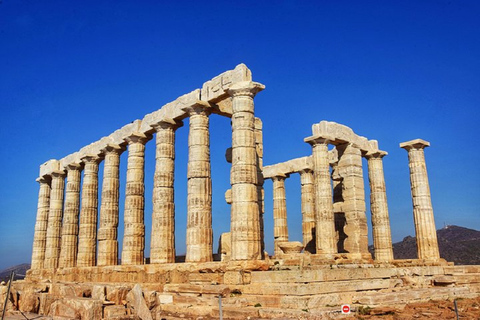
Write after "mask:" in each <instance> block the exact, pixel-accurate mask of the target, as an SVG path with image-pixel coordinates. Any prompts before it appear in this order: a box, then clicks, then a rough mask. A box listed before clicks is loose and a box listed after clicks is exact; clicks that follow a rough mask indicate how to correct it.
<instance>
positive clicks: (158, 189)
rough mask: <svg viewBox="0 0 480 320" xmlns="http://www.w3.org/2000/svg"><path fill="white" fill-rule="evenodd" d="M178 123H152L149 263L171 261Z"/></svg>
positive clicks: (164, 121)
mask: <svg viewBox="0 0 480 320" xmlns="http://www.w3.org/2000/svg"><path fill="white" fill-rule="evenodd" d="M181 125H182V124H181V123H177V122H176V121H174V120H173V119H165V120H162V121H160V122H159V123H157V124H155V125H153V126H152V127H153V128H154V129H155V131H156V132H157V135H156V152H155V176H154V180H153V212H152V235H151V245H150V263H174V262H175V201H174V189H173V183H174V177H175V130H176V129H177V128H178V127H179V126H181Z"/></svg>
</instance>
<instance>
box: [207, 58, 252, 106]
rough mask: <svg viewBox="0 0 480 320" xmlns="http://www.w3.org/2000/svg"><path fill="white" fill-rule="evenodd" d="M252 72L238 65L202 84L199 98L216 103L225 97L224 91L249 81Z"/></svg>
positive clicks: (242, 65) (244, 66)
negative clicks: (238, 83) (236, 84)
mask: <svg viewBox="0 0 480 320" xmlns="http://www.w3.org/2000/svg"><path fill="white" fill-rule="evenodd" d="M251 80H252V72H251V71H250V69H248V68H247V66H246V65H244V64H243V63H242V64H239V65H237V66H236V67H235V69H234V70H229V71H226V72H224V73H222V74H220V75H218V76H216V77H215V78H213V79H212V80H209V81H207V82H205V83H204V84H203V87H202V91H201V97H202V100H204V101H210V102H217V101H219V100H222V99H223V98H225V97H227V96H228V95H227V92H226V89H227V88H228V87H230V86H231V85H232V84H234V83H236V82H242V81H251Z"/></svg>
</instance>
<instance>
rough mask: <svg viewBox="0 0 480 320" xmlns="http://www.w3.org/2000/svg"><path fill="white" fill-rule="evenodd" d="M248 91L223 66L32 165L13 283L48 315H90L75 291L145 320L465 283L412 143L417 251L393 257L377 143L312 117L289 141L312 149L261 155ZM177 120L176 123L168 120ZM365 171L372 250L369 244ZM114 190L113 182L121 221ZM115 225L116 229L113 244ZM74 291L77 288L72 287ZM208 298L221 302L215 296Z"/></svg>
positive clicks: (251, 311) (379, 296)
mask: <svg viewBox="0 0 480 320" xmlns="http://www.w3.org/2000/svg"><path fill="white" fill-rule="evenodd" d="M263 89H265V87H264V86H263V85H262V84H260V83H257V82H254V81H253V80H252V74H251V72H250V70H249V69H248V68H247V67H246V66H245V65H243V64H241V65H238V66H237V67H236V68H235V69H234V70H230V71H227V72H225V73H223V74H221V75H219V76H217V77H215V78H213V79H212V80H210V81H207V82H205V83H204V84H203V86H202V88H201V89H197V90H194V91H192V92H190V93H188V94H185V95H183V96H181V97H179V98H178V99H176V100H175V101H173V102H171V103H168V104H166V105H164V106H163V107H162V108H160V109H159V110H156V111H154V112H152V113H150V114H147V115H146V116H145V117H144V118H143V119H141V120H136V121H134V122H132V123H130V124H127V125H125V126H123V127H121V128H120V129H118V130H117V131H115V132H113V133H112V134H110V135H109V136H107V137H103V138H101V139H100V140H98V141H96V142H93V143H92V144H90V145H88V146H85V147H84V148H82V149H80V150H79V151H78V152H75V153H73V154H70V155H68V156H65V157H63V158H61V159H59V160H49V161H47V162H46V163H44V164H43V165H41V166H40V176H39V178H38V179H37V181H38V182H39V184H40V191H39V197H38V211H37V215H36V224H35V234H34V243H33V254H32V266H31V270H30V271H29V272H28V276H27V278H26V280H25V282H24V283H22V284H19V286H23V287H22V288H23V290H24V292H33V293H32V295H33V296H34V297H36V298H35V299H38V301H37V302H38V303H37V304H35V303H30V305H34V306H36V307H31V306H30V308H31V309H36V310H34V311H39V312H40V313H43V314H54V315H59V316H62V312H63V311H61V310H63V309H62V308H61V305H68V306H70V309H75V308H77V309H78V310H77V309H75V310H76V311H75V312H77V313H78V314H80V316H81V317H82V318H89V317H90V313H88V314H87V313H85V312H87V311H85V310H83V309H82V308H84V309H86V308H87V307H78V306H77V307H74V306H73V302H71V301H74V300H75V299H77V300H78V299H80V300H82V299H83V300H82V301H84V303H86V304H87V305H88V309H89V310H94V311H92V312H94V314H93V315H92V316H91V317H92V318H98V317H100V318H102V317H103V318H106V319H109V318H114V317H120V316H128V315H133V314H137V313H138V312H140V311H139V310H140V309H141V308H142V307H139V305H137V303H140V304H142V303H143V304H145V305H147V306H148V308H147V310H149V311H148V312H147V313H148V314H151V315H150V317H153V318H156V319H163V318H165V319H167V318H168V316H169V315H178V314H184V315H186V316H198V315H203V316H209V317H218V316H219V314H220V313H221V312H224V315H227V316H228V315H229V316H230V317H233V318H235V317H238V318H243V317H246V316H256V317H265V318H270V317H274V316H275V315H277V316H280V315H283V316H286V317H293V318H296V317H297V315H299V314H301V315H302V316H306V317H309V316H311V317H315V316H319V315H321V314H324V313H325V312H331V313H332V312H333V313H335V312H337V311H339V310H340V309H339V306H340V305H342V304H351V305H352V306H355V305H357V306H358V305H369V306H375V305H382V304H383V303H385V302H386V301H388V302H389V303H397V304H402V303H406V302H409V301H412V300H418V301H423V300H425V299H431V298H435V297H437V298H438V297H441V298H445V297H451V296H463V297H469V296H476V295H479V294H480V293H479V292H480V290H479V288H480V284H479V283H478V282H479V281H477V283H476V284H474V285H472V284H471V281H465V279H466V278H465V277H464V278H462V276H465V275H466V276H468V275H469V274H472V275H474V276H476V275H478V274H479V273H480V270H479V269H478V268H476V269H475V268H473V267H472V268H471V269H467V268H462V267H454V266H453V265H452V264H451V263H447V262H446V261H445V260H443V259H441V258H440V255H439V251H438V244H437V238H436V228H435V223H434V216H433V210H432V204H431V199H430V189H429V184H428V177H427V171H426V164H425V158H424V148H425V147H427V146H429V143H428V142H427V141H424V140H421V139H416V140H412V141H408V142H404V143H401V144H400V147H401V148H404V149H406V150H407V151H408V160H409V167H410V181H411V192H412V199H413V215H414V223H415V231H416V239H417V244H418V259H413V260H395V259H394V257H393V251H392V239H391V232H390V222H389V213H388V204H387V196H386V190H385V181H384V173H383V164H382V158H383V157H384V156H385V155H386V154H387V153H386V152H385V151H382V150H380V149H379V147H378V143H377V141H376V140H369V139H367V138H365V137H362V136H360V135H357V134H356V133H355V132H354V131H353V130H352V129H350V128H348V127H346V126H344V125H341V124H337V123H334V122H328V121H321V122H319V123H315V124H313V126H312V135H311V136H309V137H306V138H305V139H304V143H308V144H309V145H311V148H312V149H311V150H312V153H311V155H308V156H306V157H302V158H296V159H291V160H288V161H285V162H282V163H278V164H273V165H266V166H264V165H263V141H262V130H263V128H262V121H261V119H259V118H257V117H255V109H254V97H255V95H256V94H257V93H259V92H260V91H262V90H263ZM214 115H215V116H223V117H229V118H230V119H231V129H232V131H231V133H232V145H231V149H229V150H227V152H226V158H227V161H228V162H230V163H231V172H230V184H231V189H230V190H225V191H226V193H225V199H226V201H227V202H228V203H229V204H230V205H231V223H230V232H229V233H225V234H223V235H222V237H221V246H220V250H219V254H215V253H214V252H213V241H214V239H213V231H212V187H211V186H212V181H211V165H210V135H209V117H210V116H214ZM186 118H189V128H181V127H182V120H184V119H186ZM180 128H181V129H182V130H185V129H186V130H189V131H188V132H189V136H188V144H189V145H188V148H189V149H188V150H189V152H188V174H187V177H188V179H187V181H186V183H187V188H188V196H187V204H188V206H187V227H186V256H185V261H184V262H183V261H181V262H180V261H179V259H178V258H177V259H176V251H175V227H174V226H175V201H174V177H175V166H174V160H175V133H176V130H179V129H180ZM266 129H267V128H266ZM153 139H154V141H155V142H154V143H153V144H152V143H150V144H148V145H147V142H148V141H150V140H153ZM299 143H301V142H299ZM147 147H155V150H156V151H155V152H156V156H155V161H156V162H155V173H154V176H153V177H146V176H145V173H144V163H145V157H144V155H145V148H147ZM123 152H127V153H128V165H127V173H126V175H127V179H126V184H125V185H120V182H119V175H120V172H119V170H120V166H119V162H120V155H121V154H122V153H123ZM362 157H363V158H366V159H367V163H368V167H367V168H364V167H363V166H362ZM102 161H103V162H104V170H103V176H99V174H98V171H99V170H98V169H99V164H100V163H101V162H102ZM365 171H367V172H368V179H369V183H370V195H369V197H370V208H371V221H372V233H373V247H374V257H373V258H372V255H371V254H370V252H369V250H368V225H367V213H366V205H365V201H366V199H365V197H366V195H365V187H364V180H363V175H364V173H365ZM297 173H298V174H299V175H300V179H301V185H299V188H301V213H302V234H303V242H302V243H300V242H291V241H289V232H288V226H287V210H286V194H285V179H288V177H289V176H290V175H292V174H297ZM82 175H83V178H81V176H82ZM145 179H153V180H154V185H153V199H152V200H150V199H145V196H144V189H145V187H144V180H145ZM265 179H271V180H272V181H273V218H274V225H273V226H274V231H273V233H274V252H269V253H266V251H265V239H264V238H265V237H264V223H263V214H264V209H263V208H264V205H263V202H264V190H263V188H264V180H265ZM100 183H101V186H102V192H101V195H100V197H99V196H98V188H99V184H100ZM120 188H124V189H125V190H126V191H125V199H123V201H124V202H125V206H124V219H123V221H119V201H120V198H119V190H120ZM80 190H81V192H80ZM99 198H100V203H98V202H99V201H98V199H99ZM145 201H153V210H152V212H145V210H144V203H145ZM150 214H151V216H152V231H151V234H146V233H145V225H144V217H145V215H150ZM119 224H123V226H124V234H123V245H122V250H121V252H119V249H118V248H119V243H118V238H119V234H118V226H119ZM97 225H98V229H97ZM145 237H150V239H151V245H150V248H145ZM97 243H98V245H97ZM147 257H148V258H149V259H148V260H147ZM119 261H120V264H119ZM460 275H462V276H460ZM478 279H480V278H477V280H478ZM325 283H328V285H325ZM136 284H138V285H139V286H141V289H140V293H141V292H142V291H141V290H143V298H138V297H136V298H132V296H133V295H134V294H133V293H129V292H134V290H136V289H135V288H134V289H132V287H134V285H136ZM68 288H73V289H68ZM122 288H123V289H122ZM137 289H138V288H137ZM88 290H90V295H88V293H87V294H85V292H88ZM122 290H123V291H122ZM99 292H100V294H99ZM122 294H123V296H122ZM127 294H130V295H131V296H130V300H129V299H127V298H126V296H127ZM151 295H153V297H154V298H151ZM20 296H21V295H20ZM140 296H142V295H141V294H140ZM218 296H221V297H223V298H224V299H223V307H220V306H219V305H218ZM25 299H26V298H25ZM32 299H33V298H32ZM149 299H151V301H150V300H149ZM152 299H153V300H152ZM422 299H423V300H422ZM139 300H141V301H140V302H139ZM20 301H22V300H21V299H20ZM255 301H258V302H257V303H256V304H255ZM25 303H26V302H25ZM21 305H22V304H21V303H20V308H21ZM186 305H189V306H190V307H188V308H186V307H185V306H186ZM25 308H27V307H26V306H25V305H24V309H25ZM70 309H69V310H70ZM305 310H307V311H305ZM65 312H66V311H65ZM82 312H83V313H82ZM88 312H90V311H88ZM144 317H145V318H144ZM142 319H148V315H145V314H144V315H143V317H142Z"/></svg>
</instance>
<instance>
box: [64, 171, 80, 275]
mask: <svg viewBox="0 0 480 320" xmlns="http://www.w3.org/2000/svg"><path fill="white" fill-rule="evenodd" d="M65 169H66V170H67V187H66V190H65V208H64V212H63V224H62V243H61V249H60V259H59V262H58V265H59V267H60V268H64V267H75V266H76V264H77V250H78V247H77V243H78V215H79V213H80V176H81V173H82V165H81V164H79V163H71V164H69V165H67V166H66V167H65Z"/></svg>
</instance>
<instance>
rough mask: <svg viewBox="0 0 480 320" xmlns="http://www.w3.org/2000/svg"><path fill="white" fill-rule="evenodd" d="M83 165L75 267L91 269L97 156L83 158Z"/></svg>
mask: <svg viewBox="0 0 480 320" xmlns="http://www.w3.org/2000/svg"><path fill="white" fill-rule="evenodd" d="M81 160H82V162H83V163H84V164H85V169H84V171H83V184H82V208H81V211H80V227H79V231H78V255H77V267H91V266H94V265H95V264H96V252H97V215H98V164H99V163H100V160H101V159H100V158H99V157H98V156H97V155H87V156H85V157H83V158H82V159H81Z"/></svg>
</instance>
